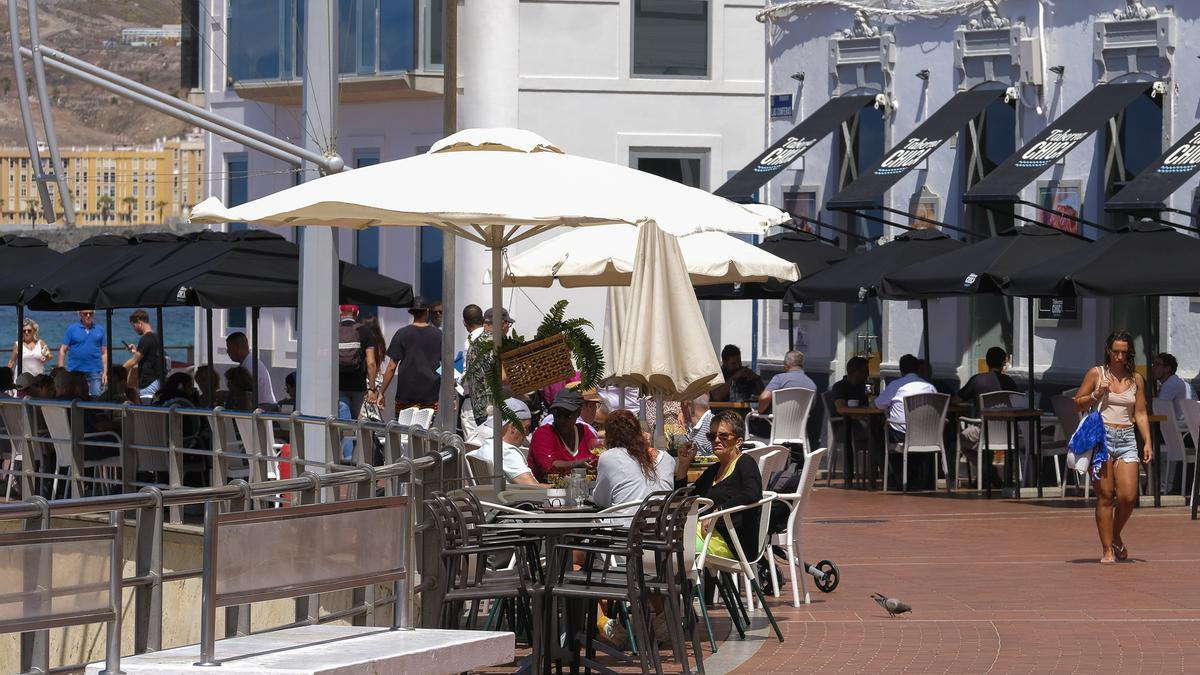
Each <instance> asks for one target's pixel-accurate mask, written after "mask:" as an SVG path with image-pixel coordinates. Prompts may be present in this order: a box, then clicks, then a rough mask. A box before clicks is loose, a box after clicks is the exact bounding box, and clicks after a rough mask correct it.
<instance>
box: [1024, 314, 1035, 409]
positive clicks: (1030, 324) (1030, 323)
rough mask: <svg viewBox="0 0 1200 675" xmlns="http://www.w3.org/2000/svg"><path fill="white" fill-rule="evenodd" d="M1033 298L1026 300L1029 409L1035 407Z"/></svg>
mask: <svg viewBox="0 0 1200 675" xmlns="http://www.w3.org/2000/svg"><path fill="white" fill-rule="evenodd" d="M1033 321H1034V313H1033V298H1026V299H1025V330H1026V334H1027V336H1028V338H1029V346H1028V348H1029V357H1028V358H1027V359H1026V360H1027V361H1028V362H1029V407H1030V408H1032V407H1033V394H1034V391H1033V385H1034V382H1033Z"/></svg>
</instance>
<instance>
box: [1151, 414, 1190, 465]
mask: <svg viewBox="0 0 1200 675" xmlns="http://www.w3.org/2000/svg"><path fill="white" fill-rule="evenodd" d="M1150 405H1151V407H1152V408H1153V411H1154V414H1155V415H1164V416H1166V418H1167V421H1165V422H1163V423H1161V424H1159V425H1158V428H1159V431H1161V432H1162V437H1163V443H1165V444H1166V448H1167V459H1169V460H1171V461H1175V462H1178V461H1181V460H1182V459H1183V458H1184V457H1185V456H1186V450H1184V447H1183V433H1182V432H1181V431H1180V430H1179V423H1178V422H1176V421H1175V403H1174V401H1167V400H1163V399H1159V398H1156V399H1154V400H1152V401H1151V402H1150Z"/></svg>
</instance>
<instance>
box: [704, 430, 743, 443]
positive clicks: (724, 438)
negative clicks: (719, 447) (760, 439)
mask: <svg viewBox="0 0 1200 675" xmlns="http://www.w3.org/2000/svg"><path fill="white" fill-rule="evenodd" d="M735 438H740V436H735V435H733V434H731V433H729V432H727V431H723V432H721V433H719V434H718V433H715V432H712V431H710V432H708V442H709V443H715V442H716V441H717V440H720V441H721V442H722V443H728V442H729V441H732V440H733V439H735Z"/></svg>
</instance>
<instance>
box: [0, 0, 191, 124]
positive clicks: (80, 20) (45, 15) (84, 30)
mask: <svg viewBox="0 0 1200 675" xmlns="http://www.w3.org/2000/svg"><path fill="white" fill-rule="evenodd" d="M7 2H8V0H0V8H2V9H0V41H2V43H3V49H0V145H24V141H25V139H24V131H23V130H22V128H21V113H20V108H19V107H18V104H17V100H16V85H15V80H14V72H13V67H12V53H11V49H10V48H9V35H8V20H7V12H8V7H7ZM24 7H25V3H23V2H22V3H21V8H22V10H23V9H24ZM38 8H39V10H40V11H39V12H38V18H39V20H40V21H39V27H40V28H41V33H42V41H43V42H44V43H45V44H46V45H48V46H51V47H54V48H56V49H60V50H62V51H64V52H66V53H68V54H71V55H72V56H76V57H79V58H81V59H85V60H87V61H89V62H91V63H94V64H96V65H98V66H100V67H102V68H107V69H108V70H111V71H113V72H116V73H119V74H121V75H124V76H126V77H129V78H131V79H134V80H137V81H138V82H141V83H143V84H146V85H148V86H151V87H154V88H155V89H158V90H159V91H165V92H169V93H171V94H173V95H177V96H178V95H180V93H181V90H180V88H179V61H180V58H179V47H178V46H177V45H163V46H159V47H130V46H127V45H122V44H120V41H121V29H123V28H130V27H134V26H154V27H157V26H161V25H163V24H177V23H179V21H180V18H179V17H180V10H179V0H40V2H39V3H38ZM21 22H22V31H21V32H22V37H23V38H25V39H28V35H27V30H28V27H27V24H25V23H24V22H25V13H24V11H22V12H21ZM106 45H107V46H106ZM25 67H26V75H27V76H29V77H32V74H33V69H32V65H31V63H30V62H29V61H28V60H27V61H26V62H25ZM46 76H47V79H48V80H49V83H48V84H49V87H50V96H51V105H52V107H53V108H54V123H55V126H56V127H57V130H58V138H59V143H60V144H61V145H63V146H72V145H76V146H78V145H111V144H121V145H124V144H143V143H151V142H153V141H154V140H155V139H156V138H161V137H163V136H176V135H179V134H181V133H184V132H185V131H187V125H186V124H184V123H182V122H178V121H176V120H174V119H172V118H170V117H167V116H165V115H162V114H159V113H156V112H153V111H151V110H149V109H147V108H144V107H141V106H138V105H135V104H133V103H130V102H128V101H126V100H123V99H120V98H119V97H116V96H113V95H111V94H109V93H108V92H106V91H104V90H102V89H99V88H97V87H93V86H91V85H88V84H84V83H83V82H81V81H79V80H76V79H74V78H71V77H69V76H67V75H64V74H62V73H60V72H58V71H55V70H54V69H47V73H46ZM30 94H31V96H32V95H33V91H32V88H31V89H30ZM39 115H40V112H39V111H38V109H37V106H36V103H35V105H34V117H35V118H37V117H39ZM38 133H39V138H41V139H44V138H45V136H44V135H42V133H41V129H40V123H39V131H38Z"/></svg>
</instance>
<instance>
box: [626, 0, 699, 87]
mask: <svg viewBox="0 0 1200 675" xmlns="http://www.w3.org/2000/svg"><path fill="white" fill-rule="evenodd" d="M708 17H709V3H708V2H703V1H701V0H634V3H633V74H634V75H642V76H650V77H708Z"/></svg>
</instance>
